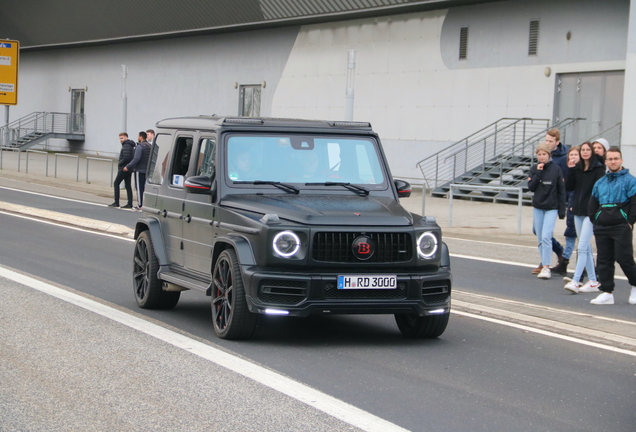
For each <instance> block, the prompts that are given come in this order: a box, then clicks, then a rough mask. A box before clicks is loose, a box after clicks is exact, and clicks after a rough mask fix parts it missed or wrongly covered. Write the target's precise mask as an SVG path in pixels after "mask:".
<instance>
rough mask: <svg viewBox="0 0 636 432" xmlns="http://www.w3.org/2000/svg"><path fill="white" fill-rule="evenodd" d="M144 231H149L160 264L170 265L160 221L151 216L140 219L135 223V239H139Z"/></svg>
mask: <svg viewBox="0 0 636 432" xmlns="http://www.w3.org/2000/svg"><path fill="white" fill-rule="evenodd" d="M142 231H148V235H149V236H150V241H151V242H152V247H153V249H154V251H155V256H156V257H157V261H159V266H167V265H169V264H170V263H169V262H168V255H167V254H166V248H165V247H164V244H163V236H162V235H161V225H160V224H159V221H158V220H157V219H155V218H150V217H147V218H141V219H139V220H138V221H137V224H136V225H135V240H137V238H138V237H139V234H141V233H142Z"/></svg>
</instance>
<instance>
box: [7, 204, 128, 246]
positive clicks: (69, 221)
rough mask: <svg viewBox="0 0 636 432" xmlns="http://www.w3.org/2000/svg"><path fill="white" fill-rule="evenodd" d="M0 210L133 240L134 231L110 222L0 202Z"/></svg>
mask: <svg viewBox="0 0 636 432" xmlns="http://www.w3.org/2000/svg"><path fill="white" fill-rule="evenodd" d="M0 210H2V211H6V212H9V213H15V214H21V215H24V216H30V217H34V218H38V219H44V220H48V221H52V222H58V223H61V224H65V225H72V226H75V227H79V228H84V229H87V230H91V231H99V232H103V233H107V234H112V235H116V236H120V237H126V238H131V239H132V238H134V237H135V230H134V229H132V228H128V227H127V226H125V225H119V224H114V223H111V222H105V221H99V220H95V219H89V218H85V217H81V216H71V215H68V214H65V213H59V212H54V211H51V210H43V209H38V208H34V207H27V206H23V205H18V204H12V203H7V202H3V201H0Z"/></svg>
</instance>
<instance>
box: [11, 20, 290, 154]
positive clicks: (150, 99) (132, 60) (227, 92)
mask: <svg viewBox="0 0 636 432" xmlns="http://www.w3.org/2000/svg"><path fill="white" fill-rule="evenodd" d="M297 32H298V28H297V27H294V28H292V27H289V28H283V29H275V30H264V31H253V32H243V33H231V34H224V35H214V36H200V37H187V38H176V39H167V40H160V41H149V42H139V43H122V44H113V45H108V46H98V47H86V48H69V49H60V50H51V51H34V52H25V53H23V54H22V55H21V58H20V76H19V85H20V89H19V92H20V93H19V100H18V105H17V106H15V107H12V108H11V111H10V116H11V121H13V120H16V119H18V118H20V117H22V116H25V115H27V114H29V113H31V112H34V111H56V112H70V108H71V93H70V92H69V87H70V88H74V89H81V88H87V89H88V90H87V92H86V101H85V113H86V141H85V143H84V144H83V145H81V146H80V147H78V148H76V149H74V150H78V151H83V152H86V153H91V154H100V155H107V156H116V155H118V154H119V150H120V144H119V140H118V134H119V132H122V131H121V130H120V129H121V114H120V112H121V111H120V110H121V108H120V107H121V65H122V64H125V65H127V66H128V82H127V87H128V130H127V131H126V132H128V134H129V135H130V137H131V138H132V139H134V140H136V138H137V132H139V131H141V130H144V131H145V130H146V129H149V128H154V125H155V123H156V122H157V121H159V120H161V119H164V118H167V117H178V116H191V115H211V114H218V115H237V114H238V106H239V91H238V90H237V89H236V88H235V87H234V83H239V84H261V83H262V82H266V87H265V88H263V89H262V106H261V115H263V116H269V115H271V112H270V107H271V103H272V98H273V95H274V92H275V90H276V85H277V83H278V79H279V78H280V76H281V73H282V70H283V68H284V65H285V63H286V61H287V56H288V54H289V51H290V50H291V47H292V46H293V43H294V40H295V39H296V35H297ZM50 148H54V149H68V142H67V141H66V140H50Z"/></svg>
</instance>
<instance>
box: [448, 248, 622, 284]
mask: <svg viewBox="0 0 636 432" xmlns="http://www.w3.org/2000/svg"><path fill="white" fill-rule="evenodd" d="M450 256H451V258H462V259H469V260H473V261H483V262H489V263H495V264H505V265H512V266H517V267H527V268H535V267H536V264H526V263H520V262H516V261H504V260H498V259H493V258H484V257H477V256H472V255H461V254H453V253H452V254H450ZM451 267H452V265H451ZM614 279H621V280H627V278H626V277H625V276H614Z"/></svg>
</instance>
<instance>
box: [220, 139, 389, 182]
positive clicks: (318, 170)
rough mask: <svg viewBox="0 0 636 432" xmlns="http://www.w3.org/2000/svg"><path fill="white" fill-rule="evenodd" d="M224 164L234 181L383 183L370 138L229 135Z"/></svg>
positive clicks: (377, 159) (374, 147) (382, 176)
mask: <svg viewBox="0 0 636 432" xmlns="http://www.w3.org/2000/svg"><path fill="white" fill-rule="evenodd" d="M226 163H227V168H228V169H227V173H228V178H229V180H230V181H236V182H250V181H270V182H282V183H294V184H300V185H301V186H302V185H304V184H305V183H312V185H310V187H311V186H319V184H320V183H333V182H338V183H352V184H360V185H381V184H383V183H384V174H383V172H382V168H381V165H380V160H379V157H378V152H377V148H376V145H375V141H374V140H372V139H370V138H351V137H342V138H339V137H320V136H318V137H316V136H301V135H290V136H254V135H249V136H247V135H244V136H237V135H232V136H230V137H229V139H228V141H227V160H226ZM316 183H318V185H317V184H316Z"/></svg>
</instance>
